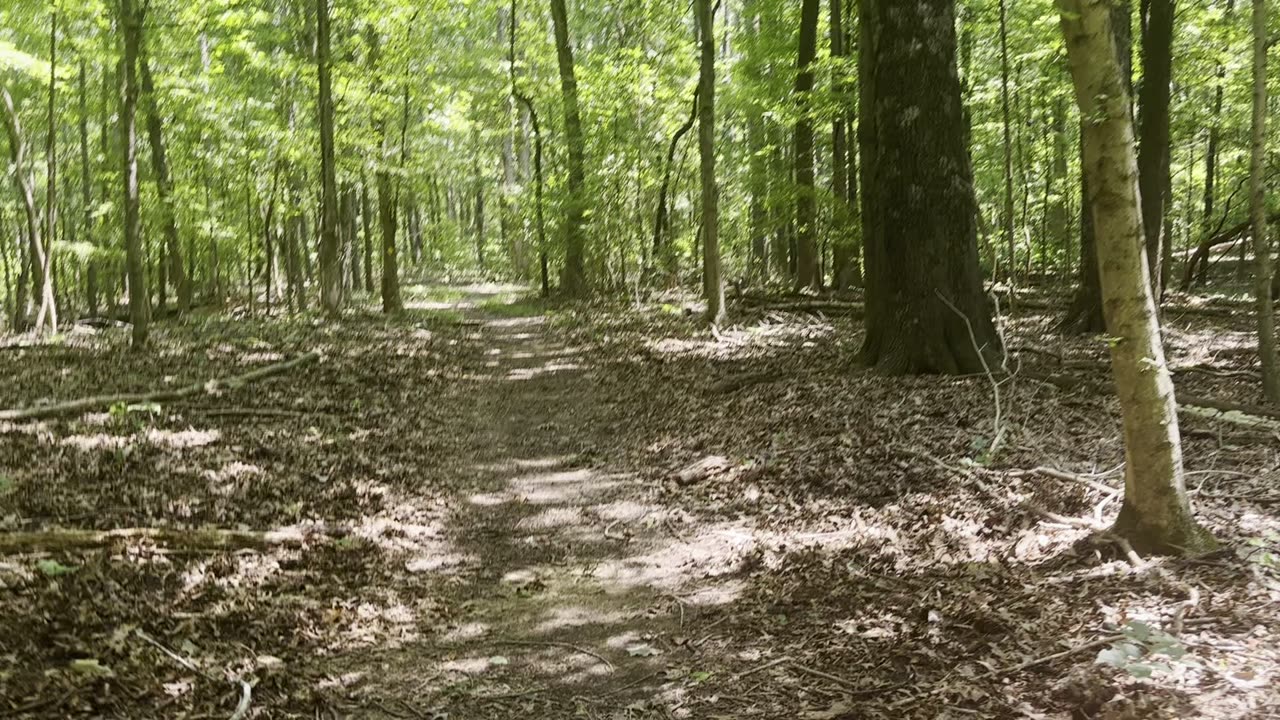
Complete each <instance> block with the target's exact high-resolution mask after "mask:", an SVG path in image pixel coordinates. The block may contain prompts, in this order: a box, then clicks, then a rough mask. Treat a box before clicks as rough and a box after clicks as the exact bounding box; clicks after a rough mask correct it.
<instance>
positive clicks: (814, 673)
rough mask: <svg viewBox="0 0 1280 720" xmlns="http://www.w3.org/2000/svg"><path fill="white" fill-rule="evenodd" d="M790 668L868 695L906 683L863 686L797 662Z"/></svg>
mask: <svg viewBox="0 0 1280 720" xmlns="http://www.w3.org/2000/svg"><path fill="white" fill-rule="evenodd" d="M791 668H792V669H794V670H799V671H800V672H802V673H805V674H808V675H812V676H814V677H818V678H822V679H823V680H827V681H830V682H833V683H835V684H837V685H839V686H841V687H843V688H845V689H846V690H849V691H850V692H852V693H854V694H857V695H870V694H874V693H880V692H884V691H886V690H892V689H894V688H897V687H902V686H903V685H905V684H906V683H882V684H880V685H876V686H875V687H863V686H861V685H857V684H855V683H852V682H850V681H848V680H845V679H844V678H842V677H838V676H836V675H832V674H830V673H825V672H823V671H821V670H815V669H814V668H811V667H806V666H804V665H801V664H799V663H791Z"/></svg>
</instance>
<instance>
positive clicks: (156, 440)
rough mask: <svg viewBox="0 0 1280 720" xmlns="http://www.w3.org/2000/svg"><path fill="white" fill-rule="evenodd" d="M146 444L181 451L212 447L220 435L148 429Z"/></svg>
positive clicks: (212, 431)
mask: <svg viewBox="0 0 1280 720" xmlns="http://www.w3.org/2000/svg"><path fill="white" fill-rule="evenodd" d="M145 437H146V440H147V442H149V443H151V444H152V445H155V446H157V447H167V448H170V449H173V450H183V449H186V448H194V447H205V446H206V445H213V444H214V443H216V442H218V441H219V440H221V439H222V433H221V432H219V431H217V430H194V429H193V430H179V431H176V432H175V431H173V430H160V429H158V428H148V429H147V433H146V436H145Z"/></svg>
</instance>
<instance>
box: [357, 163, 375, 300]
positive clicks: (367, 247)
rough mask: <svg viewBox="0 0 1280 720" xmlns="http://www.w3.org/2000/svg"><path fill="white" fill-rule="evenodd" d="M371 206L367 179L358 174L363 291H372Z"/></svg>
mask: <svg viewBox="0 0 1280 720" xmlns="http://www.w3.org/2000/svg"><path fill="white" fill-rule="evenodd" d="M372 212H373V206H372V205H370V204H369V181H368V180H366V179H365V177H364V175H363V174H361V176H360V229H361V230H362V231H363V234H364V291H365V292H367V293H370V294H372V293H373V215H372V214H371V213H372Z"/></svg>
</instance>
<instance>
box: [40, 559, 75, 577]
mask: <svg viewBox="0 0 1280 720" xmlns="http://www.w3.org/2000/svg"><path fill="white" fill-rule="evenodd" d="M36 570H39V571H40V573H41V574H43V575H44V576H45V577H58V576H60V575H67V574H70V573H73V572H75V571H76V568H74V567H71V566H69V565H63V564H62V563H60V562H58V561H57V560H41V561H40V562H38V563H36Z"/></svg>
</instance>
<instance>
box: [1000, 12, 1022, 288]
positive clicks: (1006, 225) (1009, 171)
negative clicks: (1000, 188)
mask: <svg viewBox="0 0 1280 720" xmlns="http://www.w3.org/2000/svg"><path fill="white" fill-rule="evenodd" d="M1008 16H1009V10H1008V4H1007V2H1006V0H1000V114H1001V121H1002V124H1003V126H1004V142H1003V143H1002V145H1003V147H1004V211H1003V212H1002V213H1001V223H1000V228H1001V232H1003V234H1004V245H1005V268H1004V275H1005V277H1008V278H1011V279H1012V278H1013V276H1014V269H1015V268H1016V267H1017V266H1018V253H1017V249H1016V248H1015V246H1014V241H1013V239H1014V227H1013V226H1014V217H1013V130H1012V127H1013V123H1012V121H1011V120H1010V110H1009V21H1008Z"/></svg>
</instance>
